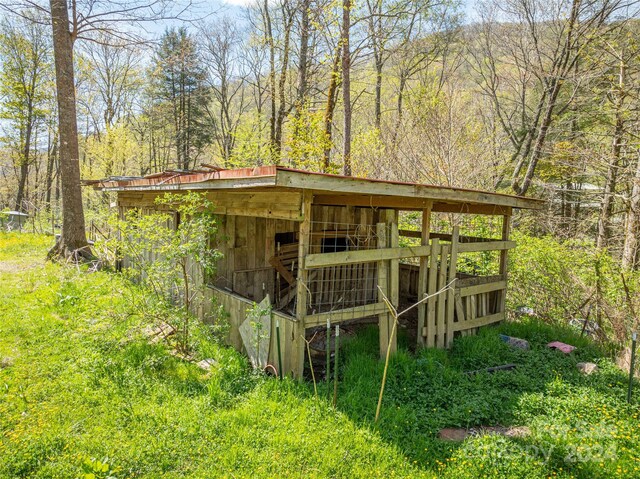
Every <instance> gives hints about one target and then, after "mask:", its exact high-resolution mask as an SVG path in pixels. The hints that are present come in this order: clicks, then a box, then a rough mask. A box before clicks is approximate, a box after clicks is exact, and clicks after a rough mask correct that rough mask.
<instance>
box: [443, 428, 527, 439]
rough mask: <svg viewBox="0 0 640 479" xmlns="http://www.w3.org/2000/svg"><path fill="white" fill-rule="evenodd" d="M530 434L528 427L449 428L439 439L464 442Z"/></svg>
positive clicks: (444, 430)
mask: <svg viewBox="0 0 640 479" xmlns="http://www.w3.org/2000/svg"><path fill="white" fill-rule="evenodd" d="M530 433H531V431H530V430H529V428H528V427H526V426H512V427H503V426H487V427H477V428H470V429H464V428H458V427H448V428H444V429H441V430H440V432H439V433H438V439H441V440H443V441H454V442H460V441H464V440H465V439H466V438H468V437H476V436H482V435H483V434H497V435H499V436H505V437H526V436H528V435H529V434H530Z"/></svg>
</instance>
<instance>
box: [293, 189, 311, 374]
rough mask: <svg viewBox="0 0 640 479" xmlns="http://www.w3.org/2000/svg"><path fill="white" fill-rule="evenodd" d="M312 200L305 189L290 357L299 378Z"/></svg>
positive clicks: (303, 341) (301, 372)
mask: <svg viewBox="0 0 640 479" xmlns="http://www.w3.org/2000/svg"><path fill="white" fill-rule="evenodd" d="M312 201H313V194H312V193H311V191H309V190H305V191H304V193H303V195H302V205H301V215H302V222H301V223H300V230H299V231H300V242H299V244H298V282H297V285H296V289H297V293H296V318H297V320H298V321H297V322H296V324H295V327H294V328H293V334H294V338H293V344H294V347H293V350H292V351H291V354H292V357H291V359H290V361H291V363H290V364H291V365H292V372H293V376H294V377H296V378H298V379H299V380H302V378H303V373H304V347H305V340H304V337H305V317H306V315H307V298H308V296H307V295H308V291H307V281H308V279H309V272H308V270H307V269H306V268H305V259H306V257H307V255H308V254H309V245H310V241H309V239H310V236H311V203H312Z"/></svg>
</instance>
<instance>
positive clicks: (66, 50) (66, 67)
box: [49, 0, 92, 260]
mask: <svg viewBox="0 0 640 479" xmlns="http://www.w3.org/2000/svg"><path fill="white" fill-rule="evenodd" d="M50 6H51V22H52V27H53V53H54V61H55V67H56V90H57V100H58V128H59V137H60V165H59V168H60V170H59V171H60V178H61V185H60V189H61V194H62V232H61V234H60V238H59V239H58V241H57V242H56V245H55V246H54V247H53V248H52V249H51V251H49V257H50V258H56V257H58V258H63V257H64V258H72V259H76V260H77V259H80V258H89V257H91V256H92V255H91V251H90V250H88V248H87V245H88V244H87V236H86V233H85V223H84V212H83V207H82V190H81V187H80V159H79V158H80V155H79V152H78V125H77V123H76V121H77V120H76V91H75V83H74V75H73V38H72V36H71V33H70V32H69V11H68V9H67V1H66V0H50ZM80 248H82V250H80ZM78 250H80V251H78Z"/></svg>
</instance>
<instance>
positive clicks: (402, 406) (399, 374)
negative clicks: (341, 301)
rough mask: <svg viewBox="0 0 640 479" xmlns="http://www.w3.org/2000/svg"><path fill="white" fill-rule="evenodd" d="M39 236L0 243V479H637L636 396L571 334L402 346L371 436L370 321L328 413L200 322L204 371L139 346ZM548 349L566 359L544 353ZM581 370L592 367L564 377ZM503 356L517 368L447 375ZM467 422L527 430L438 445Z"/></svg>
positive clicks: (123, 320) (126, 292)
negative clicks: (413, 348)
mask: <svg viewBox="0 0 640 479" xmlns="http://www.w3.org/2000/svg"><path fill="white" fill-rule="evenodd" d="M50 241H51V239H50V238H44V237H39V236H31V235H6V234H0V285H1V286H0V359H2V358H5V360H6V359H7V358H9V360H8V363H9V365H8V367H5V368H3V369H0V478H15V477H25V478H26V477H28V478H74V477H86V478H87V479H88V478H90V477H96V478H101V477H109V476H111V477H117V478H123V477H145V478H156V477H162V478H174V477H176V478H177V477H193V478H203V477H429V478H430V477H445V478H465V477H466V478H474V477H513V478H516V477H517V478H520V477H529V478H543V477H564V478H569V477H579V478H585V479H587V478H589V479H591V478H608V477H629V478H632V477H640V444H639V443H640V441H639V440H638V438H637V435H638V434H639V433H640V422H639V420H638V414H639V413H640V408H639V407H638V402H637V401H634V403H633V404H632V405H627V404H626V401H625V399H626V380H625V375H624V374H623V373H622V372H620V371H618V370H617V369H616V368H615V367H614V366H613V364H612V362H611V361H610V360H609V359H606V357H605V355H604V353H603V352H602V351H600V350H599V349H598V348H597V347H596V346H594V345H593V344H591V343H589V341H587V340H585V339H581V338H578V337H576V335H575V333H573V332H572V331H569V330H563V329H558V328H552V327H550V326H546V325H543V324H540V323H536V322H525V323H510V324H506V325H503V326H501V327H499V328H489V329H485V330H484V331H483V332H482V334H480V335H479V336H476V337H465V338H460V339H459V340H457V341H456V342H455V344H454V347H453V348H452V350H451V351H449V352H445V351H437V350H424V351H422V352H420V353H419V354H417V355H416V356H413V355H410V354H409V353H407V352H404V351H401V352H400V353H399V354H398V355H397V356H395V357H394V359H393V362H392V367H391V370H390V374H389V378H388V383H387V391H386V394H385V399H384V403H383V410H382V415H381V419H380V422H379V424H378V425H377V426H376V425H374V424H373V418H374V415H375V406H376V401H377V393H378V388H379V384H380V378H381V374H382V364H381V363H380V361H379V360H378V359H377V356H376V354H377V353H376V352H377V349H378V347H377V331H376V329H375V328H371V329H367V330H365V331H363V332H362V333H361V334H359V335H358V336H357V337H356V338H355V339H353V340H352V341H351V342H350V343H349V344H348V345H347V346H346V347H345V351H344V354H343V355H342V357H343V358H344V362H343V367H342V368H341V371H340V372H341V384H340V388H339V399H338V404H337V408H335V409H334V408H332V407H331V406H330V405H329V404H328V402H327V401H326V400H324V399H320V400H318V399H315V398H314V397H313V388H312V386H311V385H310V384H297V383H295V382H293V381H289V380H285V381H278V380H276V379H273V378H265V377H262V376H260V375H256V374H253V373H251V372H250V370H249V367H248V365H247V361H246V360H245V359H244V358H243V357H242V356H241V355H240V354H238V353H236V352H235V351H233V350H231V349H229V348H227V347H224V346H221V345H219V344H218V343H217V342H216V341H215V340H213V339H212V338H209V337H208V334H207V331H206V330H205V329H204V328H200V329H199V330H198V332H197V334H198V339H199V340H198V342H197V344H198V351H199V354H200V355H201V356H206V357H213V358H215V359H216V360H217V361H218V363H217V367H216V368H214V370H213V371H212V372H211V373H210V374H207V373H205V372H203V371H201V370H200V369H199V368H197V367H196V366H194V365H192V364H188V363H185V362H183V361H180V360H178V359H176V358H174V357H173V356H171V355H170V354H168V352H167V350H166V349H165V347H164V346H162V345H158V344H155V345H154V344H149V343H148V342H147V341H146V340H145V339H144V335H143V334H142V329H143V327H144V326H145V325H146V324H147V323H148V321H149V320H148V319H147V318H145V317H143V316H142V315H140V314H135V311H133V310H132V304H133V303H134V301H133V300H132V298H134V297H136V295H140V294H141V293H140V292H139V291H137V290H136V289H135V288H133V287H132V286H131V285H129V284H127V283H126V282H125V281H124V280H123V279H122V278H120V277H119V276H118V275H115V274H110V273H107V272H99V273H84V272H79V271H77V270H76V269H74V268H64V267H61V266H58V265H52V264H45V263H44V262H43V261H42V258H43V257H44V255H45V254H46V249H47V247H48V246H49V244H50ZM499 332H502V333H506V334H512V335H514V336H518V337H522V338H526V339H528V340H529V341H530V342H531V346H532V349H531V351H528V352H525V351H519V350H513V349H511V348H509V347H508V346H507V345H505V344H504V343H502V342H501V341H500V340H499V339H498V337H497V334H498V333H499ZM554 339H557V340H561V341H565V342H569V343H571V344H574V345H576V346H578V348H579V349H578V350H577V351H576V352H575V353H574V354H572V355H571V356H565V355H563V354H561V353H558V352H556V351H551V350H548V349H547V348H546V347H545V345H546V343H547V342H548V341H550V340H554ZM585 360H589V361H591V360H593V361H595V362H597V363H598V364H599V366H600V372H599V373H598V374H595V375H592V376H589V377H584V376H582V375H580V374H579V373H578V372H577V370H576V367H575V364H576V362H578V361H585ZM508 362H511V363H515V364H517V365H518V368H517V369H516V370H515V371H510V372H499V373H496V374H493V375H489V374H484V373H482V374H477V375H475V376H468V375H465V374H464V371H467V370H472V369H480V368H484V367H488V366H495V365H499V364H504V363H508ZM320 393H321V396H322V397H324V396H325V395H326V390H325V389H324V385H321V387H320ZM638 394H640V391H638ZM482 425H484V426H489V425H518V426H527V427H529V428H530V430H531V435H530V436H529V437H527V438H522V439H509V438H503V437H498V436H481V437H477V438H472V439H468V440H466V441H464V442H463V443H449V442H443V441H440V440H438V439H437V432H438V430H439V429H440V428H442V427H454V426H463V427H473V426H482ZM85 474H87V475H86V476H85ZM91 474H93V476H92V475H91Z"/></svg>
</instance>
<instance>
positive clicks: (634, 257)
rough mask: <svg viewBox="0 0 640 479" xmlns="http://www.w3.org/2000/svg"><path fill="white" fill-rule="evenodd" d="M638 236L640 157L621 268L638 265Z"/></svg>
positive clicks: (630, 205)
mask: <svg viewBox="0 0 640 479" xmlns="http://www.w3.org/2000/svg"><path fill="white" fill-rule="evenodd" d="M638 235H640V156H639V157H638V159H637V163H636V174H635V177H634V179H633V187H632V188H631V198H630V202H629V211H628V213H627V224H626V227H625V235H624V248H623V250H622V267H623V268H625V269H632V268H635V267H636V266H637V264H638V246H639V241H638Z"/></svg>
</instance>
